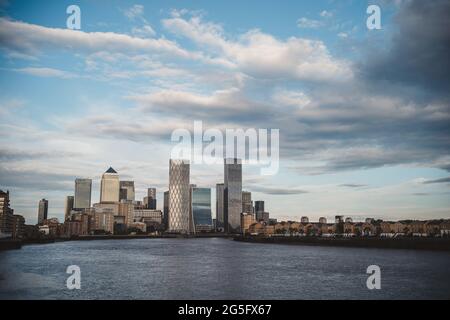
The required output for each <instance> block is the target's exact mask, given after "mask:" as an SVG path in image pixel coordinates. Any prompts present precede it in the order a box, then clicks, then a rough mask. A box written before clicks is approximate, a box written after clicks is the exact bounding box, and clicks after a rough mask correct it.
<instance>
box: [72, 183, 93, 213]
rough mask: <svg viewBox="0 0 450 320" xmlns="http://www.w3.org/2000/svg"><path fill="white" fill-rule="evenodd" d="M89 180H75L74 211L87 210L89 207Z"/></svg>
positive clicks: (90, 188) (90, 189) (90, 186)
mask: <svg viewBox="0 0 450 320" xmlns="http://www.w3.org/2000/svg"><path fill="white" fill-rule="evenodd" d="M91 191H92V180H91V179H75V199H74V202H73V208H74V209H87V208H90V207H91Z"/></svg>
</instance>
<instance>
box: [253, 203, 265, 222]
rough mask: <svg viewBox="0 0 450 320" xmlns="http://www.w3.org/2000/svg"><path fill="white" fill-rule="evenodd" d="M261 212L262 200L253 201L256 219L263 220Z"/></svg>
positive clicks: (262, 208)
mask: <svg viewBox="0 0 450 320" xmlns="http://www.w3.org/2000/svg"><path fill="white" fill-rule="evenodd" d="M263 213H264V201H255V216H256V221H261V220H264V219H263Z"/></svg>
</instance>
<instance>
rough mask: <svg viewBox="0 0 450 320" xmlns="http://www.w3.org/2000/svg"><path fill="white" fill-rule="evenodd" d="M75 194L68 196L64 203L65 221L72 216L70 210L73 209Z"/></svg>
mask: <svg viewBox="0 0 450 320" xmlns="http://www.w3.org/2000/svg"><path fill="white" fill-rule="evenodd" d="M73 204H74V196H67V197H66V203H65V205H64V221H65V220H68V219H69V218H70V211H72V210H73Z"/></svg>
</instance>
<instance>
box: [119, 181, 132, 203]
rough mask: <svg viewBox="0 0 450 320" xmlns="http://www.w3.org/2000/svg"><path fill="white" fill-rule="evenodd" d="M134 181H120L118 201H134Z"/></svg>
mask: <svg viewBox="0 0 450 320" xmlns="http://www.w3.org/2000/svg"><path fill="white" fill-rule="evenodd" d="M134 194H135V193H134V181H120V200H128V201H134V200H135V195H134Z"/></svg>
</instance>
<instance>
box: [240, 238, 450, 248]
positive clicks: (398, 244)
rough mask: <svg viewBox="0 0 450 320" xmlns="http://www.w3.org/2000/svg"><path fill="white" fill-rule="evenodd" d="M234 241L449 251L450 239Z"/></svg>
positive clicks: (263, 239)
mask: <svg viewBox="0 0 450 320" xmlns="http://www.w3.org/2000/svg"><path fill="white" fill-rule="evenodd" d="M234 240H235V241H242V242H252V243H271V244H288V245H310V246H330V247H356V248H379V249H410V250H432V251H450V238H396V239H390V238H320V237H295V236H275V237H274V236H272V237H261V236H237V237H234Z"/></svg>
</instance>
